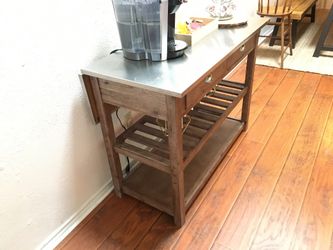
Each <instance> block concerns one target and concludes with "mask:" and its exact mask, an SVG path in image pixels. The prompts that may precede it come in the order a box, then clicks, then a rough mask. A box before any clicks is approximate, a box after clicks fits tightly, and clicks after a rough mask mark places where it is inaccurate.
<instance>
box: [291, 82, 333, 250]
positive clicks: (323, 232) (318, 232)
mask: <svg viewBox="0 0 333 250" xmlns="http://www.w3.org/2000/svg"><path fill="white" fill-rule="evenodd" d="M332 80H333V79H332ZM332 138H333V109H331V113H330V117H329V120H328V122H327V125H326V129H325V132H324V135H323V139H322V142H321V146H320V149H319V153H318V156H317V159H316V162H315V165H314V171H313V173H312V176H311V180H310V184H309V188H308V190H307V194H306V196H305V199H304V203H303V206H302V210H301V213H300V216H299V218H298V222H297V226H296V229H295V232H294V234H295V237H294V239H293V246H292V248H291V249H295V250H296V249H309V250H321V249H332V247H333V245H331V239H332V235H333V234H332V233H333V200H332V193H333V168H332V166H333V139H332Z"/></svg>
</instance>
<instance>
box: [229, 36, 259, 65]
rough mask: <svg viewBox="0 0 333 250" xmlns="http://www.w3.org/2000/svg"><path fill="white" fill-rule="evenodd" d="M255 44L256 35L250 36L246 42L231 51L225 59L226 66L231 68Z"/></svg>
mask: <svg viewBox="0 0 333 250" xmlns="http://www.w3.org/2000/svg"><path fill="white" fill-rule="evenodd" d="M256 46H257V37H256V36H252V37H251V38H250V39H249V40H248V41H247V42H245V43H244V44H243V45H241V46H240V47H239V49H237V50H236V51H235V52H234V53H232V54H231V55H230V56H229V57H228V59H227V68H228V70H229V71H230V70H232V69H233V68H234V67H236V66H237V64H238V63H240V62H241V61H242V60H243V59H244V57H245V56H247V55H248V54H249V53H250V52H251V50H253V49H254V48H255V47H256Z"/></svg>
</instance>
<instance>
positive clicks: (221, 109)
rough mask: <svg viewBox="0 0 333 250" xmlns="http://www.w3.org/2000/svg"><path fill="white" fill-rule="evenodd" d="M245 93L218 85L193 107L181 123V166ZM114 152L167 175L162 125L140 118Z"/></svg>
mask: <svg viewBox="0 0 333 250" xmlns="http://www.w3.org/2000/svg"><path fill="white" fill-rule="evenodd" d="M246 93H247V87H245V86H244V84H242V83H236V82H230V81H222V82H220V83H219V84H217V85H216V86H215V87H214V88H213V89H212V90H211V91H210V92H209V93H207V94H206V96H204V97H203V98H202V99H201V101H200V102H199V103H197V104H196V105H195V106H194V107H193V108H192V109H191V110H190V111H189V112H188V113H187V114H186V116H185V117H184V119H183V126H184V132H183V152H184V154H183V155H184V164H185V166H186V165H187V164H188V163H189V162H190V161H191V160H192V159H193V158H194V156H195V155H196V154H197V153H198V152H199V150H200V149H201V148H202V147H203V145H204V144H205V142H206V141H207V140H208V139H209V138H210V136H211V135H212V134H213V133H214V131H215V130H216V129H218V128H219V127H220V126H221V124H222V123H223V121H224V120H225V119H228V118H227V117H228V115H229V114H230V112H231V111H232V110H233V108H234V107H235V106H236V105H237V104H238V103H239V101H240V100H241V99H242V98H243V97H244V95H245V94H246ZM115 150H116V152H118V153H120V154H124V155H127V156H129V157H131V158H133V159H134V160H137V161H139V162H142V163H144V164H146V165H148V166H151V167H154V168H157V169H159V170H161V171H164V172H167V173H170V167H169V166H170V160H169V145H168V135H167V127H166V126H165V121H163V120H159V119H156V118H153V117H150V116H143V117H142V118H141V119H140V120H139V121H137V122H136V123H135V124H134V125H133V126H131V127H130V128H129V129H127V130H126V131H125V132H124V133H122V134H121V135H120V136H118V137H117V139H116V146H115Z"/></svg>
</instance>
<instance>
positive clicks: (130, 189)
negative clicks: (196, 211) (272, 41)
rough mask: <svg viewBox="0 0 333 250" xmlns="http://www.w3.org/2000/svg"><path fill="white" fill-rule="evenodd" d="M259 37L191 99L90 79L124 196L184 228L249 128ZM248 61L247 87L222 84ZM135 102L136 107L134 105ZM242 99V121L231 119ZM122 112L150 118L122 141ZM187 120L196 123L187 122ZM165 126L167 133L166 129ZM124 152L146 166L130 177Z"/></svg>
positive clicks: (92, 96) (94, 103) (88, 84)
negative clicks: (117, 128) (117, 120)
mask: <svg viewBox="0 0 333 250" xmlns="http://www.w3.org/2000/svg"><path fill="white" fill-rule="evenodd" d="M258 36H259V32H258V31H257V32H256V33H254V34H252V35H250V36H249V37H248V39H247V40H246V41H245V42H244V43H243V44H240V45H239V46H238V47H237V48H236V49H235V50H234V51H232V52H231V53H230V54H229V55H228V56H227V57H226V58H223V59H222V60H221V61H220V62H219V63H218V64H217V65H216V67H214V68H213V69H212V70H211V71H210V72H207V74H206V75H204V76H203V77H202V78H200V79H202V80H201V81H202V83H201V82H198V83H196V84H195V86H194V87H193V89H192V90H191V91H189V92H188V93H187V95H185V96H183V97H174V96H170V95H168V94H158V93H155V92H153V91H150V90H144V91H142V90H141V89H139V88H135V87H129V86H127V85H124V84H120V83H117V82H108V81H106V80H105V79H101V78H96V77H93V76H88V75H85V76H84V79H85V80H86V81H85V85H86V87H87V88H88V89H89V93H90V98H89V100H90V101H91V104H92V106H94V107H95V108H94V112H95V114H94V117H97V118H98V121H100V123H101V129H102V132H103V137H104V142H105V148H106V151H107V155H108V159H109V164H110V169H111V174H112V179H113V183H114V186H115V193H116V194H117V195H118V196H119V197H121V195H122V193H125V194H128V195H131V196H133V197H135V198H137V199H139V200H141V201H143V202H145V203H148V204H150V205H152V206H154V207H156V208H158V209H160V210H162V211H164V212H166V213H168V214H170V215H172V216H173V217H174V222H175V224H176V225H177V226H182V225H183V224H184V222H185V212H186V210H187V209H188V208H189V207H190V205H191V204H192V203H193V201H194V200H195V198H196V197H197V195H198V194H199V192H200V190H201V189H202V188H203V186H204V185H205V183H206V182H207V181H208V179H209V177H210V176H211V174H212V173H213V172H214V170H215V169H216V167H217V166H218V164H219V162H220V161H221V160H222V159H223V157H224V156H225V154H226V153H227V151H228V150H229V149H230V147H231V146H232V144H233V142H234V141H235V140H236V139H237V137H238V136H239V134H240V133H241V132H242V131H245V130H246V129H247V122H248V119H249V109H250V100H251V91H252V82H253V72H254V67H255V49H256V45H257V41H258ZM245 57H247V67H246V76H245V82H243V83H237V82H230V81H225V80H222V79H223V77H225V76H226V75H227V74H228V73H229V72H230V71H231V70H232V69H233V67H234V66H235V65H237V64H238V63H239V62H241V61H242V60H243V59H244V58H245ZM203 86H204V88H203V89H204V91H202V87H203ZM118 94H119V95H118ZM140 96H141V97H142V96H144V97H145V98H143V99H140V98H138V97H140ZM132 97H133V100H135V101H133V100H131V101H128V98H132ZM242 100H243V105H242V114H241V119H239V120H237V119H231V118H228V115H229V114H230V112H231V111H232V110H233V109H234V108H235V106H236V105H237V104H238V103H240V101H242ZM148 104H149V105H148ZM118 107H126V108H129V109H133V110H137V111H140V112H142V113H143V114H144V115H143V117H142V118H141V119H139V121H137V122H136V123H135V124H134V125H133V126H131V127H130V128H129V129H127V130H126V131H125V132H123V133H122V134H121V135H119V136H118V137H117V138H116V136H115V133H114V127H113V121H112V118H111V113H112V112H114V111H115V110H116V109H117V108H118ZM185 114H187V115H188V116H191V117H192V118H191V120H190V121H189V122H187V124H185V123H186V122H185V121H184V118H183V117H184V115H185ZM184 124H185V125H184ZM165 126H166V127H167V128H168V130H167V134H166V133H165V132H163V131H162V130H161V129H160V127H165ZM185 128H186V130H185ZM119 154H124V155H127V156H129V157H131V158H133V159H134V160H135V161H137V163H138V164H137V167H136V168H135V169H134V170H132V171H131V173H130V174H129V175H128V176H127V177H126V178H123V176H122V172H121V166H120V161H119Z"/></svg>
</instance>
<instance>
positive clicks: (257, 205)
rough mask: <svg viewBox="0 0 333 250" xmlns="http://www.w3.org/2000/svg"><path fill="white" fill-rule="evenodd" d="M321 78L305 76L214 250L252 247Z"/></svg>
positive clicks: (225, 224)
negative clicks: (261, 219)
mask: <svg viewBox="0 0 333 250" xmlns="http://www.w3.org/2000/svg"><path fill="white" fill-rule="evenodd" d="M319 79H320V76H319V75H317V74H306V75H305V76H304V77H303V79H302V82H301V83H300V85H299V86H298V88H297V90H296V92H295V94H294V95H293V97H292V99H291V101H290V103H289V104H288V106H287V108H286V110H285V111H284V113H283V116H282V117H281V119H280V121H279V122H278V124H277V127H276V128H275V130H274V132H273V134H272V136H271V137H270V139H269V141H268V143H267V145H266V147H265V149H264V151H263V153H262V155H261V156H260V158H259V160H258V162H257V163H256V165H255V167H254V168H253V170H252V172H251V174H250V176H249V178H248V180H247V182H246V184H245V185H244V187H243V190H242V192H241V193H240V195H239V196H238V199H237V201H236V203H235V204H234V206H233V208H232V211H231V212H230V214H229V216H228V218H227V220H226V222H225V223H224V225H223V227H222V229H221V230H220V232H219V235H218V237H217V238H216V240H215V242H214V246H213V249H218V248H219V246H221V245H222V246H225V247H229V248H230V249H249V248H250V245H251V241H252V239H253V236H254V233H255V231H256V228H257V226H258V225H259V223H260V218H261V217H262V215H263V213H264V211H265V207H266V206H267V204H268V202H269V199H270V196H271V194H272V192H273V190H274V187H275V184H276V182H277V179H278V177H279V175H280V173H281V171H282V168H283V166H284V163H285V161H286V159H287V157H288V154H289V151H290V149H291V147H292V145H293V142H294V140H295V137H296V135H297V132H298V130H299V128H300V126H301V124H302V121H303V119H304V117H305V114H306V112H307V110H308V107H309V105H310V103H311V100H312V97H313V95H314V92H315V90H316V88H317V85H318V82H319ZM273 155H274V157H272V156H273ZM249 197H251V199H249ZM235 221H237V223H235Z"/></svg>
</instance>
